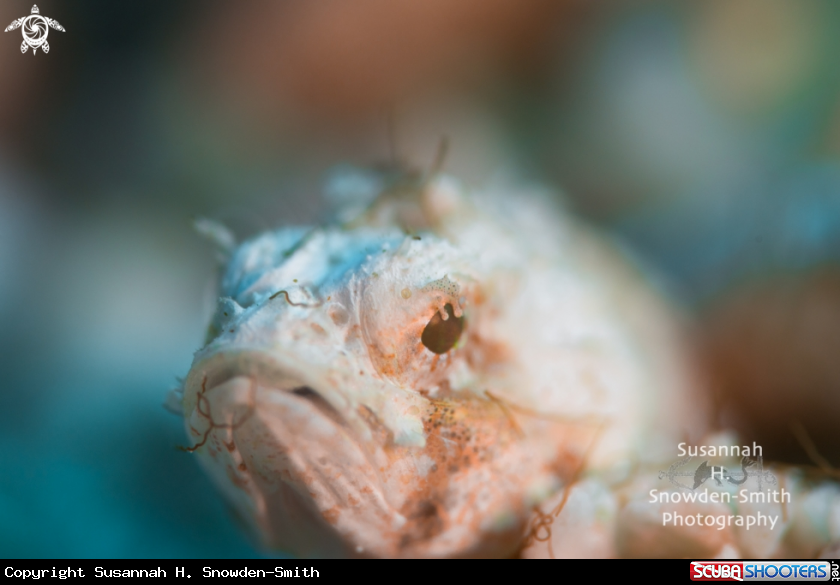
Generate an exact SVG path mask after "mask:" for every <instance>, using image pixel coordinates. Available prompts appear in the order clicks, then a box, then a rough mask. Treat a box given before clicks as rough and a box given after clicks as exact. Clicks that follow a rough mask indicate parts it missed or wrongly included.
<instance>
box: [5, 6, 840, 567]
mask: <svg viewBox="0 0 840 585" xmlns="http://www.w3.org/2000/svg"><path fill="white" fill-rule="evenodd" d="M39 8H40V9H41V14H43V15H46V16H49V17H51V18H54V19H56V20H58V21H59V22H60V23H61V24H62V25H63V26H64V27H65V29H66V32H65V33H60V32H57V31H52V32H51V33H50V36H49V39H50V45H51V50H50V52H49V54H46V55H45V54H43V53H41V52H39V53H38V54H37V55H35V56H34V57H33V55H32V53H31V52H28V53H27V54H23V55H22V54H21V53H20V50H19V46H20V33H19V32H18V31H11V32H8V33H5V34H4V35H2V36H0V76H1V78H2V86H0V374H2V378H0V379H1V380H2V382H0V557H48V558H49V557H253V556H260V555H262V554H267V553H265V552H261V551H259V550H258V549H257V548H256V547H255V546H254V545H253V543H251V542H250V541H249V540H248V537H247V535H245V534H243V533H242V531H241V530H240V528H239V526H238V525H237V524H236V522H235V520H234V518H233V517H232V516H231V515H230V514H229V513H228V511H227V510H226V508H225V505H224V503H223V502H222V500H221V499H220V498H219V497H218V496H217V494H216V491H215V489H214V487H213V486H212V485H211V484H210V482H209V480H208V478H206V477H205V476H204V475H203V473H202V472H201V470H200V469H199V468H198V466H197V464H196V462H195V461H194V460H193V459H192V458H191V457H190V456H189V455H188V454H185V453H183V452H181V451H179V450H178V449H177V446H179V445H182V444H184V443H185V442H186V438H185V435H184V432H183V427H182V424H181V421H180V420H179V419H178V417H176V416H174V415H172V414H170V413H168V412H167V411H165V410H164V409H163V407H162V403H163V402H164V399H165V397H166V392H167V390H168V389H169V388H170V387H172V386H173V385H174V383H175V378H176V376H182V375H184V374H185V373H186V372H187V370H188V369H189V366H190V363H191V359H192V353H193V352H194V351H195V350H197V349H198V348H199V347H200V345H201V343H202V339H203V333H204V330H205V327H206V323H207V320H208V319H209V313H210V310H211V307H212V305H213V302H214V299H213V285H214V278H215V271H216V265H215V258H214V256H213V251H212V249H211V247H210V246H209V245H208V244H206V243H205V242H203V241H202V240H201V239H200V238H199V237H198V236H197V235H196V234H195V233H194V231H193V230H192V227H191V222H192V219H193V218H195V217H199V216H205V217H211V218H214V219H217V220H220V221H222V222H224V223H226V224H227V225H229V226H230V227H231V228H232V229H233V230H234V231H235V232H236V233H237V235H238V236H239V237H247V236H249V235H252V234H254V233H256V232H258V231H260V230H263V229H266V228H269V227H272V226H274V225H281V224H291V223H301V222H304V223H305V222H313V221H317V220H319V219H320V218H322V217H324V215H325V214H326V213H328V210H327V209H326V208H325V205H324V203H323V202H322V200H321V197H320V183H321V181H322V178H323V177H324V175H325V174H326V173H327V172H328V170H329V169H330V168H331V167H332V166H334V165H336V164H338V163H354V164H372V163H377V162H382V161H387V160H390V159H393V158H395V157H396V158H399V159H401V160H403V161H406V162H408V163H410V164H413V165H417V166H421V167H422V166H426V165H428V164H429V163H430V162H431V160H432V158H433V157H434V152H435V146H436V144H437V142H438V140H439V139H440V137H441V136H442V135H448V136H450V138H451V144H452V148H451V152H450V156H449V158H448V159H447V161H446V170H447V171H448V172H451V173H453V174H455V175H457V176H459V177H461V178H462V179H463V180H464V181H465V183H466V184H467V185H468V186H473V187H480V186H481V185H482V184H484V183H485V182H486V181H487V180H489V179H490V178H492V177H493V176H494V174H496V173H498V172H515V173H518V174H520V175H521V176H523V177H524V178H526V179H527V180H530V181H543V182H545V183H547V184H549V185H550V186H552V187H553V188H556V189H558V192H559V191H561V190H562V192H563V193H564V196H565V197H566V199H567V200H568V201H569V204H570V206H571V208H572V209H574V210H575V211H576V212H577V213H579V214H581V215H583V216H585V217H587V218H588V219H589V220H590V221H592V222H595V223H597V224H599V225H601V226H603V227H604V228H605V229H608V230H610V231H611V232H612V233H614V234H616V237H617V238H619V239H620V241H622V242H623V245H625V246H627V248H628V249H629V250H632V252H633V253H634V254H635V255H637V256H638V257H639V258H640V259H641V260H642V261H643V262H644V263H646V264H647V265H649V266H650V267H651V269H652V271H655V272H658V274H659V275H660V276H659V279H660V281H661V282H663V283H665V286H666V287H667V288H668V289H669V290H671V291H672V293H673V295H674V297H675V298H676V299H677V300H678V301H679V302H680V303H681V304H682V305H683V306H684V307H685V308H686V309H687V310H688V311H690V312H692V313H693V314H694V316H695V318H696V320H697V322H698V323H699V324H700V325H699V327H700V329H702V328H703V324H705V323H718V322H719V319H717V318H716V317H715V316H716V315H717V313H716V311H717V310H718V309H717V307H721V306H726V299H727V298H729V297H728V295H731V294H733V291H737V290H740V287H743V286H753V285H755V287H756V290H757V291H758V292H757V293H756V295H757V296H756V297H755V298H757V299H759V300H760V299H761V298H763V297H762V296H761V295H762V294H764V293H763V292H761V291H765V290H771V289H772V290H776V288H774V286H775V285H774V284H773V283H774V282H777V280H778V279H782V280H785V281H786V282H787V281H792V282H795V283H805V284H803V285H802V286H804V287H806V288H807V287H808V286H811V285H809V284H808V283H809V282H812V280H811V279H812V276H813V275H815V274H820V275H821V274H824V273H829V274H834V272H833V271H834V270H836V268H837V262H838V259H840V164H839V163H840V40H838V39H840V37H838V35H837V34H835V33H836V31H837V30H840V5H838V4H837V3H836V2H831V1H830V0H826V1H815V0H796V1H794V0H783V1H780V0H726V1H723V0H704V1H693V2H681V3H672V2H657V1H640V0H635V1H630V2H627V1H618V0H616V1H614V2H604V1H602V2H583V1H581V0H576V1H560V0H492V1H489V2H487V1H481V0H463V1H461V2H456V3H453V2H450V1H447V0H425V1H424V0H413V1H410V2H400V3H394V2H389V1H388V0H359V1H357V2H338V1H332V0H329V1H327V0H325V1H324V2H317V3H316V2H305V1H302V0H297V1H295V0H287V1H271V0H264V1H260V0H247V1H241V2H235V3H234V2H223V1H214V2H210V1H206V2H198V1H196V0H184V1H179V2H163V1H142V2H141V1H139V0H126V1H124V2H119V3H116V2H105V1H104V0H76V1H74V2H72V3H69V2H58V1H55V0H45V1H44V2H42V3H39ZM30 9H31V4H29V3H28V2H23V1H18V0H9V1H7V2H4V3H3V4H2V6H0V22H3V21H5V22H7V23H8V22H11V21H12V20H14V19H16V18H18V17H20V16H25V15H27V14H29V12H30ZM765 282H767V283H770V284H767V286H765V285H764V284H763V283H765ZM819 282H820V283H822V282H823V281H822V280H820V281H819ZM797 286H798V285H797ZM815 286H817V285H815ZM818 287H823V285H822V284H819V285H818ZM797 290H798V289H797ZM809 290H810V289H809ZM820 290H821V291H822V290H823V288H820ZM826 290H828V292H827V293H826V294H825V295H823V296H821V297H820V298H822V299H824V301H825V302H824V304H825V306H824V307H823V308H822V309H820V310H821V312H820V313H819V314H817V316H816V317H813V319H814V320H815V321H816V322H818V323H820V324H821V326H823V327H828V331H827V332H824V331H822V329H819V327H818V328H817V329H819V331H817V330H816V329H814V330H813V331H817V332H816V333H813V334H812V333H811V331H812V329H807V327H806V325H807V324H806V325H802V323H801V321H800V320H797V315H799V314H801V313H800V308H801V307H799V306H798V305H797V304H796V303H797V302H804V301H802V298H810V297H808V296H807V295H806V296H805V297H802V296H801V295H800V296H796V295H795V294H794V295H793V296H792V297H790V298H791V299H794V300H793V301H791V302H781V303H776V304H772V303H771V305H769V308H768V309H767V311H766V312H765V313H761V314H759V315H758V316H757V317H755V319H757V320H759V321H760V322H762V323H765V322H767V323H775V322H776V321H774V319H787V320H788V321H790V322H791V323H794V324H795V326H796V327H798V329H797V331H798V333H797V334H796V335H793V334H791V335H790V336H788V337H786V334H785V333H784V331H787V330H785V329H783V330H782V331H783V332H782V333H781V334H778V335H771V336H770V337H775V338H780V339H782V340H784V339H788V340H789V343H795V344H797V345H796V352H794V353H796V354H797V355H799V354H801V355H802V356H804V357H802V358H801V359H800V361H797V362H795V363H793V365H791V368H793V370H792V371H794V372H796V371H798V370H796V368H797V367H799V368H802V367H803V366H802V363H807V364H810V365H809V366H807V367H809V368H810V370H809V371H812V372H816V373H815V374H814V375H813V376H812V378H809V379H807V380H803V379H802V378H801V377H797V376H795V375H793V374H791V376H792V378H791V379H792V380H793V381H792V382H791V384H789V385H787V386H784V387H782V388H781V389H779V390H778V392H780V393H787V394H784V396H788V395H789V393H790V392H791V391H794V392H799V395H800V398H801V397H802V396H804V397H805V399H801V400H800V403H801V405H800V406H797V407H796V408H800V411H797V416H798V417H799V418H800V419H802V420H804V421H805V422H806V423H807V425H806V426H807V427H808V428H809V429H810V430H811V431H812V434H813V436H814V438H815V440H816V441H817V443H818V444H821V445H823V447H825V446H828V449H830V450H831V451H830V454H832V455H833V454H834V453H835V451H834V450H833V449H834V448H835V446H836V445H837V444H838V441H837V433H836V431H835V430H834V428H833V427H834V423H833V422H831V421H833V420H836V416H837V414H840V370H838V366H837V365H835V363H834V362H835V361H837V360H835V359H834V354H835V353H836V347H838V345H837V344H836V343H835V342H840V338H838V337H837V334H835V333H833V331H835V330H837V331H840V293H838V291H840V287H834V285H833V284H832V285H831V286H828V288H827V289H826ZM821 294H822V293H821ZM751 298H752V297H751ZM785 298H788V297H785ZM796 299H799V300H796ZM748 304H749V305H751V306H757V304H758V305H760V302H758V303H754V302H750V303H748ZM808 306H813V304H812V303H811V304H809V305H808ZM821 306H822V305H821ZM780 307H781V308H780ZM724 314H727V315H728V313H724ZM779 315H782V317H779ZM750 318H752V317H750ZM736 320H737V319H736ZM725 321H726V322H727V323H730V322H733V320H732V319H730V318H727V319H725ZM750 323H752V322H750ZM785 323H787V321H785ZM835 324H836V325H837V326H838V327H836V328H835V327H834V325H835ZM791 326H792V325H791ZM786 327H787V325H786ZM803 327H805V328H806V329H803ZM808 327H810V326H808ZM771 329H772V328H771ZM715 331H717V330H715ZM803 331H804V332H803ZM741 334H742V332H740V333H739V332H737V331H736V332H735V333H732V332H730V331H729V330H728V329H724V330H723V332H722V333H720V335H719V336H712V337H711V339H713V340H716V339H723V338H725V339H731V338H732V335H734V336H735V337H734V338H736V339H739V338H738V335H741ZM715 335H717V334H715ZM721 336H722V337H721ZM700 338H701V339H703V340H705V339H707V337H703V336H702V335H701V336H700ZM701 345H702V344H701ZM712 345H713V349H715V348H717V347H722V346H723V345H726V344H723V343H722V342H721V343H717V342H713V343H712ZM727 347H728V346H727ZM789 349H790V346H789V345H788V346H785V345H784V344H781V345H780V346H779V347H775V346H773V347H769V348H768V349H767V350H766V351H767V352H769V353H763V354H760V355H757V357H755V359H756V360H765V359H767V357H768V356H771V357H772V356H773V355H776V354H773V352H778V353H780V354H781V353H784V354H785V355H787V354H790V353H791V352H790V351H789ZM737 352H738V350H736V353H737ZM797 352H798V353H797ZM711 353H712V354H714V355H715V356H716V355H718V353H715V351H712V352H711ZM726 356H727V360H729V361H726V360H724V361H726V363H727V364H728V363H730V362H731V361H732V360H730V359H729V358H730V357H731V356H729V354H726ZM737 357H739V359H740V357H742V356H740V354H738V356H737ZM733 359H734V358H733ZM744 359H746V358H744ZM750 359H752V358H750ZM797 359H799V358H797ZM712 361H713V362H715V360H712ZM769 361H770V362H773V361H774V360H772V359H770V360H769ZM715 363H719V360H718V362H715ZM739 363H740V362H739ZM815 364H816V365H815ZM727 367H728V366H726V367H723V366H722V367H721V368H720V369H722V370H726V371H730V370H731V368H730V369H729V370H727ZM751 367H752V366H751ZM753 369H755V368H753ZM742 370H743V368H742ZM747 370H749V371H748V374H744V376H746V377H744V378H743V387H744V388H748V387H750V384H753V385H754V389H755V391H756V392H758V391H761V390H762V389H764V388H765V387H764V386H761V385H760V384H758V385H756V384H755V378H754V376H753V378H750V377H749V372H752V371H753V370H750V369H749V368H747ZM747 370H744V371H747ZM739 371H741V370H739ZM786 371H787V370H786ZM770 377H771V378H774V375H772V372H771V376H770ZM779 377H780V376H775V378H779ZM739 379H741V378H739ZM767 388H768V392H772V391H773V390H772V389H770V388H769V387H767ZM791 388H792V389H793V390H791ZM745 392H746V394H745V395H746V396H747V398H746V399H745V400H747V401H749V400H752V398H751V397H753V396H754V395H753V394H749V392H747V390H745ZM770 396H771V397H772V394H771V395H770ZM778 396H782V394H779V395H778ZM778 396H777V398H778ZM768 400H769V401H775V402H776V404H780V405H785V406H784V408H785V409H788V408H793V407H789V406H787V403H786V402H785V399H783V398H778V399H776V398H773V399H772V400H770V399H769V398H768ZM765 414H766V416H765V419H763V420H764V421H765V427H762V426H761V424H758V423H757V424H756V425H753V427H750V426H749V424H746V423H745V426H744V428H745V429H750V428H752V429H753V430H755V432H760V431H761V428H764V431H765V433H766V432H767V431H766V421H767V420H771V421H772V420H775V419H773V418H772V417H774V416H779V415H778V412H775V411H773V410H772V409H769V410H768V411H767V412H766V413H765ZM767 417H769V418H767ZM809 417H810V418H809ZM736 418H737V417H736ZM777 422H778V421H777ZM774 424H775V423H774ZM777 427H778V425H777V426H776V427H773V428H777ZM773 432H775V431H773ZM775 436H776V435H773V434H772V433H771V434H770V435H766V437H765V440H768V441H771V442H772V440H773V438H774V437H775ZM767 437H769V438H767ZM776 446H777V453H778V454H779V456H780V457H789V458H790V459H791V460H796V458H797V456H800V457H801V453H799V454H798V455H797V451H796V449H797V447H796V445H795V443H792V442H791V439H790V437H789V436H788V433H787V432H786V431H783V430H782V431H778V441H777V444H776ZM837 452H840V451H837Z"/></svg>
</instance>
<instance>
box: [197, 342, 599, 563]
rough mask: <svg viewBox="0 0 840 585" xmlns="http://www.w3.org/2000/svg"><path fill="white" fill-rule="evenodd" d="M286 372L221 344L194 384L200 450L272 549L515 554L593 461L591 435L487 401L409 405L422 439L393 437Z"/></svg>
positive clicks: (372, 418)
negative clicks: (567, 484)
mask: <svg viewBox="0 0 840 585" xmlns="http://www.w3.org/2000/svg"><path fill="white" fill-rule="evenodd" d="M290 371H294V370H293V369H291V368H290V367H289V365H288V364H281V363H278V362H277V361H276V356H273V355H268V354H259V353H257V352H253V351H248V352H242V353H240V354H236V355H231V354H216V355H215V356H210V357H208V358H206V359H205V360H204V361H202V362H199V363H197V364H196V367H194V368H193V370H192V372H191V374H190V376H189V377H188V378H187V380H186V383H185V394H184V407H185V412H187V413H188V414H187V417H186V421H187V431H188V433H189V434H190V436H191V437H192V438H193V439H194V444H195V447H196V448H195V451H196V452H197V453H198V455H199V458H200V460H201V462H202V464H203V466H204V467H205V468H206V469H207V471H208V472H209V473H210V475H211V476H212V477H213V478H214V479H215V481H216V483H217V484H218V485H219V487H220V488H221V489H222V491H223V492H224V493H225V495H226V496H227V498H228V499H229V500H230V501H232V502H233V503H234V507H235V508H236V509H237V510H238V512H239V513H240V515H241V516H242V517H243V518H244V519H245V520H246V522H247V523H248V524H249V525H250V527H251V529H252V530H253V531H254V532H255V533H256V534H257V535H258V537H259V539H260V540H261V542H262V543H263V545H264V546H266V547H268V548H272V549H280V550H287V551H293V552H295V553H296V554H299V555H301V556H380V557H418V556H420V557H426V556H490V557H492V556H509V555H511V554H514V553H515V552H516V550H517V548H518V547H519V544H520V540H521V535H522V531H523V528H524V525H525V522H526V521H527V518H528V516H529V515H530V512H531V509H532V507H533V506H534V505H535V504H536V503H537V502H538V501H540V500H541V499H542V498H544V497H545V496H546V495H548V494H550V493H552V492H553V491H556V490H557V489H558V488H559V486H560V485H562V483H563V482H564V481H565V480H567V479H568V478H569V477H571V475H572V473H573V471H574V469H576V468H577V467H579V466H580V464H581V462H582V460H583V457H584V452H583V449H581V448H580V447H581V446H584V447H585V439H586V436H585V435H586V433H581V432H580V431H579V430H571V431H570V430H569V429H558V426H557V425H556V424H554V423H551V422H546V421H536V422H533V421H532V422H528V421H525V423H524V424H521V423H517V422H516V421H515V420H514V419H512V418H511V413H510V412H509V411H507V410H506V408H505V406H504V405H503V404H500V403H499V402H498V400H497V399H494V398H490V397H487V398H484V399H480V398H468V399H460V400H435V399H428V398H424V397H420V398H419V400H415V401H414V402H413V403H411V404H409V402H404V403H403V405H402V407H404V408H405V407H406V406H407V405H408V406H407V410H409V411H412V412H413V413H417V414H419V417H420V419H421V421H422V425H423V434H424V437H425V441H424V444H422V445H417V444H415V445H398V444H396V442H395V440H394V433H393V431H391V430H390V429H388V428H387V427H386V426H385V425H384V424H383V422H382V421H381V420H380V419H379V417H378V416H377V415H376V413H375V412H374V411H373V410H372V409H371V408H369V407H367V406H365V405H363V404H346V405H345V406H344V407H343V408H342V409H341V410H338V409H336V408H335V407H333V406H332V405H331V404H329V403H328V402H326V400H324V399H323V397H321V395H320V394H318V393H317V391H315V390H312V389H310V386H309V385H308V384H312V383H313V382H312V381H311V380H305V379H304V378H303V377H301V376H300V373H299V372H295V373H294V374H292V375H290V374H289V372H290ZM316 387H317V386H316ZM558 433H565V434H566V436H562V437H561V436H558ZM556 445H566V446H567V448H566V449H561V450H559V451H558V450H556V448H555V446H556ZM574 446H576V447H574Z"/></svg>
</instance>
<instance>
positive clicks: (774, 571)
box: [690, 561, 840, 581]
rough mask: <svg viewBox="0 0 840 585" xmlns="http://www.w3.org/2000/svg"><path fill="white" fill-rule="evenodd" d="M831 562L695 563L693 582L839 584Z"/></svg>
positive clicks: (835, 566)
mask: <svg viewBox="0 0 840 585" xmlns="http://www.w3.org/2000/svg"><path fill="white" fill-rule="evenodd" d="M838 573H840V571H838V565H837V563H836V562H834V561H832V562H831V563H829V561H766V562H764V561H692V563H691V570H690V576H691V580H692V581H838V580H840V577H838Z"/></svg>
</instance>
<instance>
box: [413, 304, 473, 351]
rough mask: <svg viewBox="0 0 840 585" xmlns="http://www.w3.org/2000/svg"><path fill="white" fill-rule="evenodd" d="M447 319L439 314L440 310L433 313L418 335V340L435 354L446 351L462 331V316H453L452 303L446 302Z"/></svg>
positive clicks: (456, 341) (455, 341) (456, 340)
mask: <svg viewBox="0 0 840 585" xmlns="http://www.w3.org/2000/svg"><path fill="white" fill-rule="evenodd" d="M444 310H445V311H446V314H447V315H449V319H447V320H446V321H444V320H443V318H442V317H441V316H440V312H437V313H435V316H434V317H432V319H431V321H429V324H428V325H426V328H425V329H423V335H421V336H420V341H422V342H423V345H425V346H426V348H427V349H428V350H429V351H431V352H433V353H436V354H442V353H446V352H447V351H449V350H450V349H452V347H453V346H454V345H455V344H456V343H458V338H460V337H461V333H462V332H463V331H464V318H463V317H458V318H455V313H454V310H453V309H452V305H451V304H449V303H446V306H445V307H444Z"/></svg>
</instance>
